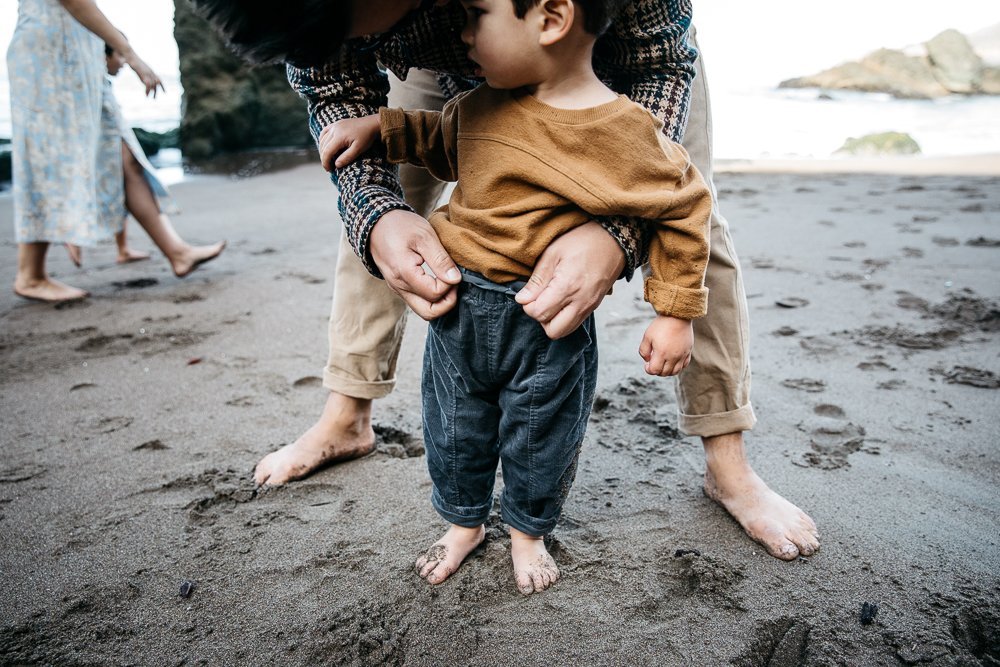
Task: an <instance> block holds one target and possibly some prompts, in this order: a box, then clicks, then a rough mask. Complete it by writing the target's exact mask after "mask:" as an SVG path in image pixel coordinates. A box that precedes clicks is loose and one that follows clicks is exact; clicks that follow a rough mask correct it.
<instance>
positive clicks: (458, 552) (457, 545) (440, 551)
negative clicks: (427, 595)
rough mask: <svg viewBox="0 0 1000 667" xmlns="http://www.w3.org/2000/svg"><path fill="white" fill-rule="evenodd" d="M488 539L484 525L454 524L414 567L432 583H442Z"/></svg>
mask: <svg viewBox="0 0 1000 667" xmlns="http://www.w3.org/2000/svg"><path fill="white" fill-rule="evenodd" d="M484 539H486V529H485V528H483V527H482V526H476V527H475V528H464V527H462V526H455V525H452V527H451V528H449V529H448V532H446V533H445V534H444V536H443V537H442V538H441V539H440V540H438V541H437V542H435V543H434V544H432V545H431V547H430V549H428V550H427V551H425V552H424V554H423V555H422V556H420V558H418V559H417V562H416V563H415V564H414V568H415V569H416V571H417V574H419V575H420V576H421V577H423V578H424V579H426V580H427V582H428V583H431V584H440V583H441V582H442V581H444V580H445V579H447V578H448V577H450V576H451V575H452V574H454V573H455V570H457V569H458V567H459V566H460V565H461V564H462V561H464V560H465V557H466V556H468V555H469V554H470V553H472V550H473V549H475V548H476V547H478V546H479V545H480V544H482V542H483V540H484Z"/></svg>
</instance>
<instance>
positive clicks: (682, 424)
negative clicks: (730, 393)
mask: <svg viewBox="0 0 1000 667" xmlns="http://www.w3.org/2000/svg"><path fill="white" fill-rule="evenodd" d="M756 423H757V416H756V415H755V414H754V412H753V407H752V406H751V405H750V404H749V403H747V404H746V405H744V406H743V407H740V408H737V409H735V410H729V411H728V412H716V413H714V414H711V415H686V414H684V413H683V412H682V413H681V414H680V417H679V419H678V423H677V427H678V428H680V430H681V432H682V433H683V434H684V435H696V436H699V437H702V438H711V437H713V436H716V435H726V434H729V433H742V432H743V431H749V430H750V429H752V428H753V427H754V424H756Z"/></svg>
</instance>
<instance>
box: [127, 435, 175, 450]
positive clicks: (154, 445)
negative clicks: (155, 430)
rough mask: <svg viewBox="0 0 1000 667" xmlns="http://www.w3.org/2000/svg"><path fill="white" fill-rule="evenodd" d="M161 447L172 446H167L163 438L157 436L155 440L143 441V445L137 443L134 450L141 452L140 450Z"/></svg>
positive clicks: (159, 448)
mask: <svg viewBox="0 0 1000 667" xmlns="http://www.w3.org/2000/svg"><path fill="white" fill-rule="evenodd" d="M161 449H170V448H169V447H167V446H166V445H164V444H163V441H162V440H160V439H159V438H157V439H155V440H147V441H146V442H144V443H142V444H141V445H136V446H135V447H133V448H132V451H134V452H139V451H159V450H161Z"/></svg>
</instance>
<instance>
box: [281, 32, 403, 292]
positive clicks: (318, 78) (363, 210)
mask: <svg viewBox="0 0 1000 667" xmlns="http://www.w3.org/2000/svg"><path fill="white" fill-rule="evenodd" d="M286 70H287V74H288V82H289V83H290V84H291V86H292V88H293V89H294V90H295V91H296V92H297V93H298V94H299V95H300V96H301V97H302V98H304V99H305V100H306V102H307V103H308V107H309V130H310V132H311V133H312V135H313V139H315V140H317V141H318V140H319V135H320V132H322V131H323V128H324V127H326V126H327V125H329V124H330V123H333V122H334V121H337V120H341V119H344V118H357V117H360V116H367V115H371V114H374V113H377V111H378V108H379V107H380V106H383V105H385V103H386V96H387V94H388V92H389V80H388V77H387V76H386V75H385V73H383V72H382V71H381V70H380V69H379V67H378V62H377V60H376V58H375V55H374V54H373V53H370V52H365V51H364V50H362V49H361V48H357V47H356V45H354V44H352V43H351V42H348V44H346V45H345V46H344V48H342V49H341V51H340V56H339V59H338V60H335V61H331V62H329V63H327V64H325V65H322V66H319V67H308V68H297V67H293V66H292V65H287V66H286ZM330 177H331V180H333V182H334V184H335V185H336V186H337V187H338V188H339V189H340V198H339V209H340V215H341V217H342V218H343V220H344V229H345V232H346V234H347V238H348V240H349V241H350V243H351V246H352V247H353V248H354V252H355V253H357V255H358V257H360V258H361V261H362V262H363V263H364V265H365V268H367V269H368V271H369V272H370V273H371V274H372V275H373V276H376V277H379V278H380V277H381V274H380V273H379V270H378V267H376V266H375V262H374V261H373V260H372V256H371V253H370V252H369V249H368V239H369V236H370V234H371V230H372V227H374V226H375V223H376V222H378V220H379V219H380V218H381V217H382V216H383V215H385V214H386V213H388V212H389V211H392V210H395V209H403V210H406V211H412V210H413V209H412V208H411V207H410V206H409V205H408V204H407V203H406V202H405V201H403V191H402V188H401V187H400V185H399V175H398V169H397V168H396V167H395V166H394V165H391V164H389V163H388V162H387V161H386V159H385V156H384V155H383V154H382V153H380V152H379V151H369V152H368V153H367V154H365V155H363V156H361V157H360V158H358V159H357V160H355V161H354V162H353V163H352V164H350V165H348V166H346V167H343V168H341V169H337V170H335V171H334V172H333V173H332V174H331V176H330Z"/></svg>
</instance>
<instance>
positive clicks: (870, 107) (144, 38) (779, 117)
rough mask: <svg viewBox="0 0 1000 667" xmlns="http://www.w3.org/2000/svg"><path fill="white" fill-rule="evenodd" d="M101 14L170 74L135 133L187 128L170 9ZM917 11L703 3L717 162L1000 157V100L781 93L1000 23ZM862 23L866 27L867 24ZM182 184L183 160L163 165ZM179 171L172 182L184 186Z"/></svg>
mask: <svg viewBox="0 0 1000 667" xmlns="http://www.w3.org/2000/svg"><path fill="white" fill-rule="evenodd" d="M98 5H99V6H100V7H101V8H102V9H103V10H104V11H105V13H106V14H107V15H108V17H109V18H110V19H111V21H112V22H113V23H114V24H115V25H116V26H118V27H120V28H121V29H122V30H123V31H124V32H125V33H126V34H127V35H128V36H129V39H130V40H131V42H132V43H133V45H134V46H135V48H136V50H137V51H139V53H140V54H141V55H142V56H143V57H144V58H145V59H146V61H147V62H148V63H149V64H150V65H151V66H152V67H153V68H154V69H155V70H156V71H157V72H158V73H159V74H160V76H161V78H162V79H163V81H164V84H165V86H166V92H165V93H161V94H159V95H158V96H157V98H156V99H155V100H154V99H151V98H145V97H143V95H142V90H141V88H140V86H139V83H138V81H137V79H136V78H135V76H134V75H132V73H131V72H129V71H128V70H127V69H126V70H123V71H122V72H121V73H120V74H119V76H118V77H117V78H116V79H115V82H114V88H115V94H116V96H117V98H118V101H119V103H120V104H121V106H122V110H123V112H124V114H125V117H126V118H127V119H129V120H130V121H131V122H132V124H133V125H134V126H138V127H144V128H146V129H149V130H155V131H164V130H168V129H170V128H172V127H176V126H177V125H178V123H179V121H180V114H181V103H182V93H183V91H182V90H181V86H180V80H179V72H178V65H177V47H176V44H175V43H174V41H173V36H172V30H173V20H172V18H173V5H172V2H171V0H143V1H142V2H141V3H136V2H135V1H134V0H99V1H98ZM921 5H923V3H913V2H910V1H909V0H880V2H878V3H874V4H873V3H871V2H870V1H869V0H840V1H839V2H837V3H802V2H799V1H798V0H761V1H760V2H756V3H747V2H745V1H744V0H711V1H709V0H697V1H696V2H695V3H694V7H695V23H696V25H697V26H698V31H699V32H698V38H699V41H700V44H701V47H702V51H703V54H704V57H705V61H706V64H707V66H708V70H709V84H710V89H711V95H712V102H713V113H714V129H715V154H716V157H717V158H720V159H754V158H768V157H773V158H827V157H830V156H831V155H832V154H833V153H834V151H836V150H837V149H838V148H839V147H840V146H841V145H843V143H844V141H845V140H846V139H847V138H849V137H857V136H861V135H864V134H869V133H873V132H885V131H896V132H906V133H908V134H910V135H911V136H912V137H913V138H914V139H915V140H916V141H917V143H918V144H919V145H920V146H921V149H922V152H923V153H924V154H925V155H929V156H955V155H967V154H975V153H1000V97H985V96H972V97H959V96H954V97H950V98H947V99H942V100H933V101H928V100H895V99H892V98H891V97H889V96H887V95H878V94H861V93H849V92H833V93H831V95H832V97H833V99H832V100H821V99H819V95H818V92H819V91H816V90H782V89H779V88H777V85H778V83H779V82H780V81H782V80H784V79H787V78H791V77H795V76H800V75H804V74H811V73H814V72H816V71H819V70H821V69H825V68H827V67H831V66H833V65H837V64H839V63H841V62H844V61H846V60H851V59H855V58H858V57H861V56H863V55H864V54H866V53H868V52H870V51H873V50H875V49H876V48H880V47H883V46H884V47H890V48H904V47H907V46H908V45H914V44H918V43H919V42H921V41H924V40H926V39H929V38H930V37H932V36H933V35H935V34H936V33H937V32H940V31H941V30H944V29H945V28H956V29H959V30H961V31H962V32H964V33H966V34H971V33H974V32H975V31H977V30H981V29H983V28H987V27H989V26H994V25H996V24H997V23H998V22H1000V5H996V3H984V2H982V1H981V0H952V1H951V2H950V3H949V7H948V13H947V15H942V14H941V13H940V12H933V13H932V12H930V11H921V10H920V9H919V6H921ZM995 5H996V6H995ZM858 16H864V17H866V20H864V21H859V20H858V18H857V17H858ZM15 18H16V2H13V1H12V0H0V50H2V51H3V52H6V48H7V44H8V42H9V40H10V34H11V33H12V32H13V27H14V22H15ZM6 74H7V72H6V63H5V62H0V137H4V136H10V106H9V89H8V85H9V84H8V81H7V76H6ZM161 162H162V163H163V164H166V165H168V166H170V167H171V169H173V170H174V172H176V174H177V175H176V177H177V178H179V177H180V176H179V174H180V169H179V164H180V160H179V157H178V156H177V155H176V153H175V152H168V153H167V154H166V155H164V156H162V158H161ZM174 172H171V173H170V174H167V175H166V176H167V178H168V180H174V178H175V175H174Z"/></svg>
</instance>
